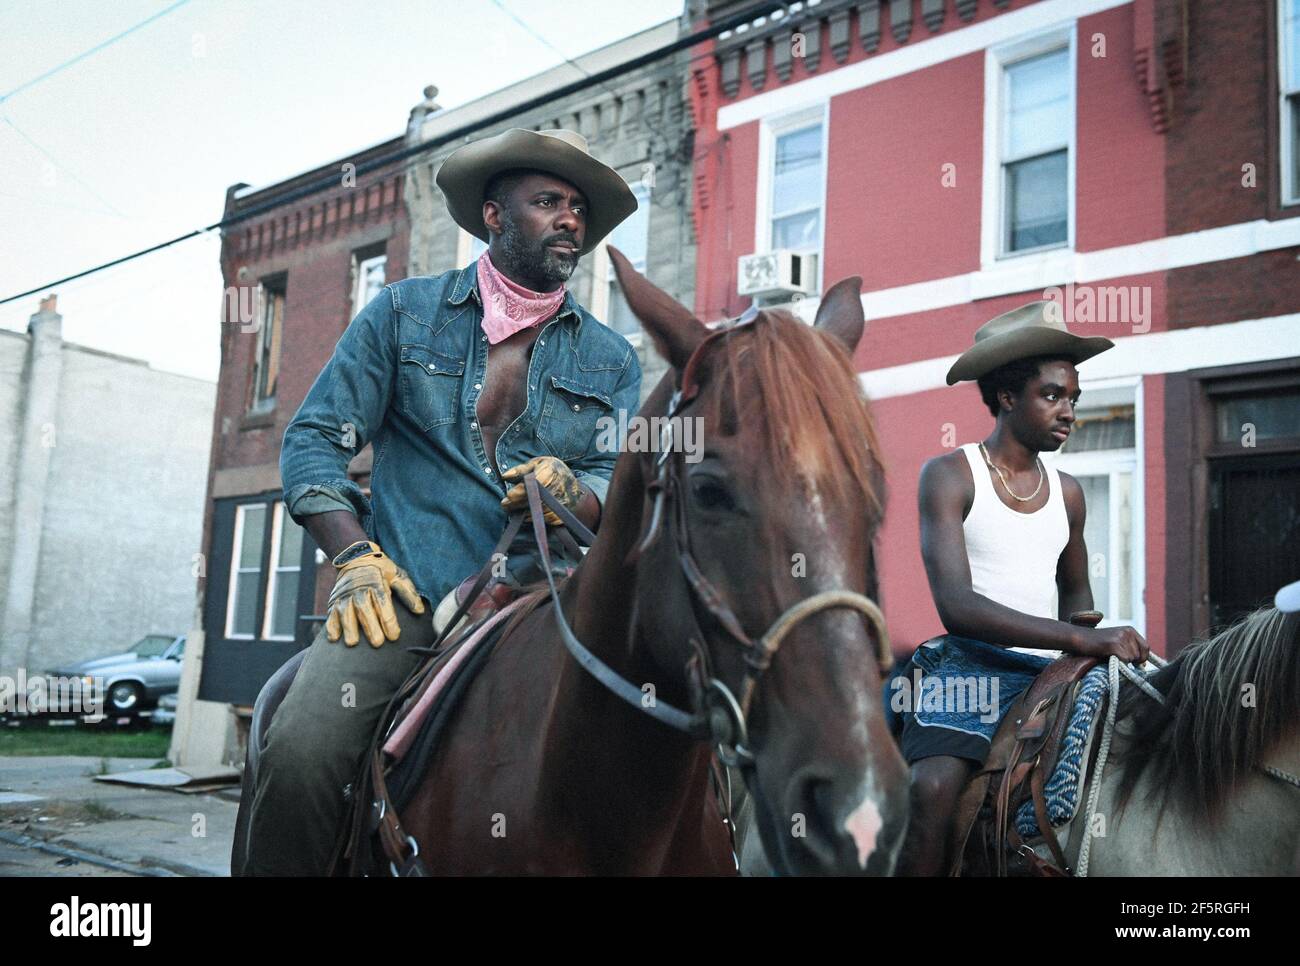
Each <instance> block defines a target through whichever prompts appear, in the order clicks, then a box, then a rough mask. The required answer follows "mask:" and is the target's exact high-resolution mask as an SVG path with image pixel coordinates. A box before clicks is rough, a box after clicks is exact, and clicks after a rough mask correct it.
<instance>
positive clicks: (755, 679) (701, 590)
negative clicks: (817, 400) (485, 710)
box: [524, 321, 894, 769]
mask: <svg viewBox="0 0 1300 966" xmlns="http://www.w3.org/2000/svg"><path fill="white" fill-rule="evenodd" d="M746 324H748V322H747V321H742V322H740V323H738V324H733V325H731V326H728V327H726V328H723V329H719V330H717V331H714V332H712V333H711V334H710V335H708V336H707V337H706V338H705V339H704V340H703V341H702V342H701V343H700V344H699V345H698V346H697V347H696V348H695V351H694V352H692V353H691V356H690V358H689V359H688V360H687V363H686V366H685V367H684V368H683V370H682V379H681V385H680V387H679V388H678V389H677V390H676V391H675V392H674V393H673V395H672V398H671V400H670V401H669V404H668V412H667V418H666V419H664V420H663V423H662V424H661V425H662V427H663V431H662V435H661V437H660V448H659V456H658V459H657V461H656V475H655V478H654V479H653V480H651V481H650V483H649V484H648V485H647V487H646V495H647V497H649V498H651V499H652V500H653V501H654V502H653V508H652V511H651V516H650V522H649V524H648V525H647V527H646V531H645V534H644V536H643V537H642V538H641V540H640V541H639V542H638V544H637V546H636V548H635V549H634V550H633V551H632V554H631V557H630V558H629V559H631V560H636V559H638V558H639V557H640V556H641V554H642V553H644V552H645V551H646V550H647V549H648V548H649V547H650V546H652V545H653V544H654V543H655V542H656V541H657V540H658V539H659V537H660V535H661V533H662V530H663V520H664V513H665V505H666V504H667V503H669V502H671V503H672V507H673V536H674V538H675V542H676V545H677V551H678V561H679V563H680V566H681V571H682V574H683V576H684V577H685V578H686V584H687V587H688V588H689V591H690V597H691V604H692V612H693V616H694V617H695V618H696V619H695V621H694V622H695V633H694V634H692V635H691V637H690V644H691V647H692V650H693V652H694V653H693V656H692V657H691V658H690V659H689V660H688V662H687V672H688V680H689V681H690V683H691V691H692V697H693V701H692V704H693V706H694V707H693V710H692V711H689V712H688V711H684V710H682V709H681V708H677V707H675V706H673V705H672V704H670V703H668V702H666V701H661V700H658V699H655V700H652V701H647V700H646V695H645V693H644V692H643V691H642V690H641V688H639V687H638V686H637V685H635V684H633V683H632V682H631V681H628V680H627V679H626V678H624V677H623V676H621V675H620V674H619V673H618V672H617V671H615V670H614V669H613V668H611V667H610V666H609V665H608V664H606V663H605V662H604V661H602V660H601V659H600V658H598V657H596V655H595V654H593V653H592V652H591V651H590V649H588V648H587V647H586V646H585V645H583V643H582V642H581V641H580V640H578V638H577V636H576V635H575V634H574V632H573V629H572V628H571V627H570V626H569V622H568V620H567V619H566V618H565V616H564V610H563V608H562V607H561V606H560V598H559V592H558V590H557V588H556V585H555V578H554V576H553V575H552V572H551V571H552V568H551V565H550V553H549V547H548V544H547V540H546V526H545V522H544V520H543V513H542V508H543V505H545V506H547V507H550V509H551V510H553V511H554V512H555V513H556V515H557V516H559V517H560V519H561V520H563V521H564V523H565V525H566V526H568V527H569V528H570V529H571V530H572V531H573V532H574V533H575V534H577V535H578V537H579V539H581V540H583V541H584V542H588V543H589V542H590V541H591V540H592V539H594V534H592V533H591V532H590V531H589V530H588V529H587V528H586V527H585V526H583V525H582V523H581V522H580V521H578V520H577V518H576V517H574V516H573V514H572V513H570V512H569V511H568V509H567V508H566V507H564V506H563V505H562V504H561V503H560V502H559V500H558V499H556V498H555V497H554V496H553V495H552V494H551V493H549V492H548V491H546V490H544V489H543V488H542V487H541V486H540V485H538V483H537V481H536V479H534V478H533V477H532V476H531V475H530V476H528V477H526V478H525V480H524V484H525V489H526V491H527V495H528V507H529V513H530V515H531V518H532V524H533V533H534V535H535V537H536V539H537V545H538V548H539V551H540V553H541V556H542V564H543V568H542V569H543V570H544V571H545V573H546V580H547V583H548V585H549V588H550V594H551V601H552V603H553V604H554V611H555V620H556V624H557V626H558V628H559V631H560V636H561V638H562V639H563V641H564V644H565V647H566V648H568V650H569V653H570V654H572V655H573V657H574V659H575V660H576V661H577V662H578V663H579V664H580V665H582V667H583V668H585V669H586V670H587V671H588V673H590V674H591V675H592V676H593V677H594V678H595V679H596V680H597V681H599V682H600V683H601V684H603V685H604V686H605V687H606V688H607V689H609V690H610V691H611V692H613V693H614V694H615V695H617V696H618V697H620V698H622V699H623V700H624V701H625V702H627V704H628V705H630V706H631V707H633V708H635V709H636V710H638V711H640V712H642V713H644V714H647V715H649V716H650V717H652V718H654V719H655V720H656V721H659V722H661V723H663V724H665V725H668V726H669V727H670V728H673V729H675V730H677V731H680V732H683V733H684V734H687V735H689V736H691V737H692V738H695V739H697V740H708V741H709V742H710V744H711V745H713V747H714V748H715V749H716V750H717V753H718V757H719V758H720V759H721V760H722V761H723V763H725V764H727V765H731V766H735V767H739V768H742V769H750V768H752V767H753V765H754V756H753V753H752V752H751V750H750V748H749V734H748V727H747V725H748V721H749V716H750V712H751V710H752V708H753V703H754V696H755V693H756V691H757V688H758V683H759V680H760V679H761V678H762V676H763V674H764V673H765V672H766V671H767V669H768V668H769V667H770V666H771V663H772V659H773V657H774V656H775V655H776V652H777V651H778V650H779V649H780V647H781V644H782V643H783V642H784V640H785V638H786V637H787V635H789V633H790V632H791V631H792V630H794V629H795V627H797V626H798V625H799V624H800V623H802V622H803V621H805V620H807V619H808V618H809V617H811V616H813V615H814V614H818V613H820V612H822V611H824V610H829V609H832V608H847V609H849V610H855V611H857V612H858V613H860V614H862V615H863V616H864V617H865V618H866V619H867V621H868V623H869V624H870V628H871V631H872V633H873V638H874V640H875V643H876V660H877V664H878V666H879V668H880V672H881V674H882V676H883V675H884V674H885V673H886V672H887V671H888V670H889V669H890V668H891V667H892V666H893V660H894V659H893V652H892V651H891V650H890V646H889V633H888V631H887V630H886V627H885V618H884V615H883V614H882V613H881V611H880V608H879V606H877V604H876V602H875V601H873V600H872V599H871V598H870V597H867V596H866V595H864V594H859V593H856V592H854V591H850V590H829V591H823V592H822V593H818V594H814V595H812V596H811V597H806V598H804V599H803V600H800V601H798V602H796V603H795V604H793V605H792V606H790V607H789V608H787V609H786V610H785V611H784V612H783V613H782V614H781V615H780V616H779V617H777V619H776V620H775V621H773V623H772V625H771V627H769V628H768V629H767V631H766V632H765V633H764V634H763V635H762V636H761V637H759V638H758V639H757V640H755V639H753V638H751V637H750V636H749V635H747V634H746V633H745V631H744V629H743V628H742V627H741V626H740V621H739V620H738V619H737V618H736V615H735V613H734V612H733V611H732V610H731V608H730V607H728V606H727V604H726V602H725V600H724V598H723V596H722V595H721V594H720V593H719V592H718V590H717V588H716V587H715V586H714V585H713V584H712V583H711V582H710V581H709V579H708V578H707V577H705V575H704V572H703V570H702V569H701V568H700V566H699V564H698V563H697V562H696V560H695V557H694V555H693V554H692V553H691V550H690V540H689V537H690V534H689V531H688V528H687V522H686V505H685V498H684V496H685V492H686V490H685V487H684V483H683V478H682V475H683V472H684V471H683V468H682V467H683V459H681V458H674V452H673V450H674V445H673V443H674V440H673V425H674V420H675V419H676V418H678V417H680V416H681V413H682V410H683V409H685V408H686V407H687V406H688V405H689V404H690V403H691V402H692V401H693V400H694V399H695V398H696V396H697V395H698V393H699V384H698V383H697V381H696V371H697V369H698V366H699V360H700V359H701V357H702V355H703V353H704V350H705V349H706V348H708V347H709V346H711V345H712V344H713V343H714V342H716V341H718V340H719V339H721V338H724V337H726V336H727V335H729V334H731V333H732V332H734V331H735V330H736V329H737V328H740V327H742V326H744V325H746ZM676 456H678V457H680V456H681V454H680V453H677V454H676ZM697 606H698V607H700V608H702V609H703V610H704V611H705V613H707V614H708V615H709V616H710V617H711V618H712V619H713V620H714V622H716V623H717V624H718V625H719V626H720V627H721V628H722V629H723V630H724V631H725V632H726V636H727V638H728V639H730V640H731V642H732V643H734V644H735V645H736V646H738V647H739V648H740V649H741V651H742V653H743V655H744V661H745V677H744V680H743V682H742V684H741V687H740V693H739V695H737V694H736V693H735V692H733V691H732V690H731V689H730V688H729V687H728V686H727V685H726V684H725V683H724V682H723V681H722V680H721V679H720V678H718V677H716V676H714V675H713V673H712V672H711V670H710V662H709V659H708V652H707V651H706V650H705V647H704V634H703V632H702V631H701V630H700V627H699V621H698V614H695V613H694V611H695V608H696V607H697Z"/></svg>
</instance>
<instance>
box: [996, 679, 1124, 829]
mask: <svg viewBox="0 0 1300 966" xmlns="http://www.w3.org/2000/svg"><path fill="white" fill-rule="evenodd" d="M1109 690H1110V688H1109V686H1108V682H1107V674H1106V666H1105V665H1102V666H1101V667H1095V668H1093V669H1092V670H1091V671H1089V672H1088V673H1087V674H1085V675H1084V677H1083V681H1082V682H1081V683H1080V685H1079V690H1078V697H1077V698H1076V699H1075V702H1074V711H1073V712H1072V713H1071V715H1070V725H1069V727H1068V728H1067V729H1066V731H1065V737H1063V738H1062V739H1061V750H1060V753H1059V754H1058V755H1057V758H1056V768H1055V769H1054V770H1053V772H1052V775H1051V777H1050V778H1049V779H1048V780H1047V783H1046V784H1045V785H1044V786H1043V798H1044V799H1045V800H1046V803H1047V820H1048V821H1049V822H1051V823H1052V827H1053V828H1055V827H1057V826H1060V825H1064V824H1065V823H1066V822H1069V821H1070V820H1071V819H1073V818H1074V816H1075V814H1076V813H1077V812H1078V811H1079V803H1080V800H1081V799H1082V798H1083V782H1084V778H1085V774H1084V764H1085V763H1084V755H1085V754H1087V751H1088V747H1089V741H1088V736H1089V734H1090V733H1091V731H1092V727H1093V724H1094V723H1095V722H1096V720H1097V715H1098V714H1099V713H1100V711H1101V709H1102V708H1103V707H1105V704H1106V698H1107V695H1108V693H1109ZM1016 831H1017V832H1019V833H1020V836H1021V837H1022V838H1025V839H1029V838H1035V837H1037V836H1038V835H1039V834H1040V833H1039V830H1038V819H1037V817H1035V815H1034V803H1033V800H1032V799H1030V800H1027V801H1025V802H1024V803H1022V804H1021V806H1020V808H1019V809H1018V810H1017V811H1016Z"/></svg>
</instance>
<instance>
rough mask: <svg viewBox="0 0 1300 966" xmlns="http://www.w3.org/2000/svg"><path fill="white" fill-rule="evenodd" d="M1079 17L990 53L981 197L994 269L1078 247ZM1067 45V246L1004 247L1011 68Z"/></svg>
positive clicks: (988, 262) (983, 244)
mask: <svg viewBox="0 0 1300 966" xmlns="http://www.w3.org/2000/svg"><path fill="white" fill-rule="evenodd" d="M1077 34H1078V30H1077V21H1073V20H1072V21H1070V22H1069V23H1068V24H1066V25H1063V26H1059V25H1058V26H1054V27H1052V28H1050V29H1047V30H1043V31H1040V32H1038V33H1034V34H1031V35H1029V36H1026V37H1019V38H1017V39H1015V40H1012V41H1008V42H1006V43H1002V44H999V45H998V46H996V47H990V48H988V49H987V50H986V51H985V52H984V171H983V179H982V180H983V185H982V192H981V198H980V265H981V266H982V267H983V268H984V269H985V270H989V269H992V268H995V267H997V266H999V265H1004V264H1006V263H1008V262H1011V261H1016V262H1018V263H1022V264H1023V263H1025V262H1026V261H1041V262H1043V263H1049V262H1053V261H1059V260H1060V258H1061V256H1062V253H1070V252H1073V251H1074V245H1075V234H1074V233H1075V225H1076V222H1077V219H1076V217H1075V213H1076V205H1075V169H1076V167H1077V165H1078V156H1079V153H1078V147H1077V143H1076V142H1077V140H1078V131H1077V116H1078V94H1079V71H1078V61H1077V51H1078V44H1077V42H1076V37H1077ZM1062 47H1064V48H1066V50H1067V51H1068V67H1067V68H1066V69H1067V70H1068V71H1069V76H1070V118H1069V123H1068V130H1069V132H1070V137H1069V142H1068V146H1067V148H1066V150H1067V151H1068V163H1067V165H1066V241H1065V243H1064V244H1062V245H1052V246H1049V247H1043V248H1034V249H1030V250H1028V251H1021V252H1007V251H1004V250H1003V237H1002V234H1003V233H1002V229H1003V226H1004V224H1005V218H1006V188H1005V180H1006V179H1005V177H1004V174H1003V170H1002V133H1003V119H1004V117H1005V108H1006V104H1007V96H1006V86H1007V74H1006V69H1007V68H1008V67H1010V66H1011V65H1013V64H1015V63H1017V62H1019V61H1022V60H1027V59H1029V58H1030V57H1036V56H1038V55H1040V54H1046V53H1050V52H1051V51H1053V50H1059V49H1061V48H1062Z"/></svg>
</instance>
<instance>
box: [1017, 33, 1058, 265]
mask: <svg viewBox="0 0 1300 966" xmlns="http://www.w3.org/2000/svg"><path fill="white" fill-rule="evenodd" d="M1069 68H1070V55H1069V51H1068V50H1064V49H1061V50H1054V51H1052V52H1051V53H1047V54H1040V55H1039V56H1037V57H1030V58H1028V59H1027V60H1022V61H1019V62H1017V63H1014V64H1009V65H1007V67H1006V68H1005V80H1004V82H1005V84H1006V92H1007V96H1006V100H1005V102H1004V104H1005V110H1006V121H1005V123H1004V125H1003V128H1002V131H1003V139H1002V178H1003V180H1002V185H1003V192H1004V195H1003V197H1004V200H1003V218H1004V222H1003V234H1002V241H1003V250H1004V251H1006V252H1008V253H1010V252H1021V251H1028V250H1030V249H1034V248H1047V247H1048V246H1054V245H1064V244H1065V243H1066V242H1067V241H1068V240H1069V223H1070V205H1069V164H1070V127H1071V124H1072V121H1073V112H1072V111H1071V110H1070V70H1069Z"/></svg>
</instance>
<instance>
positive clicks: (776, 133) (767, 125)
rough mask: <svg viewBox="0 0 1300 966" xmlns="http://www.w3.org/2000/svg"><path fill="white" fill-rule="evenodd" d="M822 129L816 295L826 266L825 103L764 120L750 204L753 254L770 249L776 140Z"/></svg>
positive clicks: (828, 115) (827, 123)
mask: <svg viewBox="0 0 1300 966" xmlns="http://www.w3.org/2000/svg"><path fill="white" fill-rule="evenodd" d="M815 124H820V125H821V126H822V191H821V219H820V222H819V224H818V233H817V292H816V293H815V294H820V293H821V291H822V272H823V266H824V265H825V264H826V185H827V181H828V180H829V177H828V175H829V172H830V133H831V105H830V101H829V100H825V101H822V102H821V103H819V104H814V105H812V106H811V107H803V108H800V109H799V110H796V111H789V112H787V113H784V114H777V115H773V116H771V117H764V118H763V119H762V121H761V123H760V124H759V129H758V179H757V197H756V199H755V204H754V249H753V251H754V253H755V254H757V253H759V252H770V251H771V250H772V190H773V187H774V181H775V177H774V175H775V170H774V166H775V164H776V140H777V138H779V137H780V136H781V135H783V134H790V133H792V132H794V131H798V130H799V129H801V128H806V127H812V126H813V125H815Z"/></svg>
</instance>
